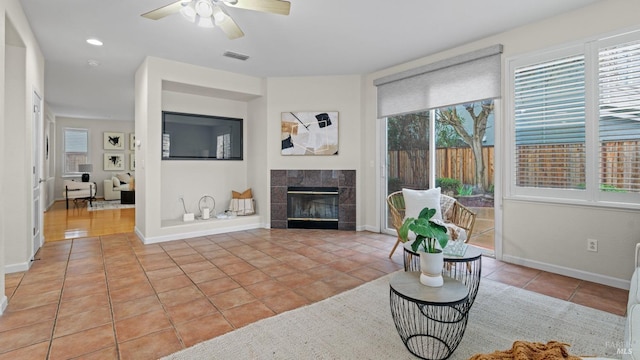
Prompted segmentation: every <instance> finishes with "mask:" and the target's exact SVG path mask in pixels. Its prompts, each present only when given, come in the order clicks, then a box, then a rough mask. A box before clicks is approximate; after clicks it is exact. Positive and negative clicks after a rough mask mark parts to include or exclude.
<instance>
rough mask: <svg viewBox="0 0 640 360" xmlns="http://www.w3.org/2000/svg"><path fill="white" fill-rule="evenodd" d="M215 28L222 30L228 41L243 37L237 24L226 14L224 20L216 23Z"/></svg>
mask: <svg viewBox="0 0 640 360" xmlns="http://www.w3.org/2000/svg"><path fill="white" fill-rule="evenodd" d="M216 26H218V27H219V28H220V29H222V31H223V32H224V33H225V35H227V38H229V40H233V39H237V38H241V37H243V36H244V33H243V32H242V30H241V29H240V27H239V26H238V24H236V22H235V21H233V19H232V18H231V16H229V15H227V14H224V20H222V21H216Z"/></svg>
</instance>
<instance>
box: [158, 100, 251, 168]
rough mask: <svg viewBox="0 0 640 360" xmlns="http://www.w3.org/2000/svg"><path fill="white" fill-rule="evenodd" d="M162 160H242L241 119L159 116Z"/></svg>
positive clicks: (175, 115) (188, 115)
mask: <svg viewBox="0 0 640 360" xmlns="http://www.w3.org/2000/svg"><path fill="white" fill-rule="evenodd" d="M162 159H163V160H242V119H237V118H228V117H222V116H211V115H197V114H185V113H178V112H170V111H163V112H162Z"/></svg>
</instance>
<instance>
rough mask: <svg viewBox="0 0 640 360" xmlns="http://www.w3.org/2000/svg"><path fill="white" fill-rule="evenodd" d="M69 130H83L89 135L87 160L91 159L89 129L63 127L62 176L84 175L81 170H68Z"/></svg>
mask: <svg viewBox="0 0 640 360" xmlns="http://www.w3.org/2000/svg"><path fill="white" fill-rule="evenodd" d="M67 131H82V132H84V133H86V135H87V162H89V161H91V157H90V148H91V144H90V137H89V129H84V128H63V129H62V176H63V177H78V176H80V175H82V172H80V171H69V172H67V171H66V169H67V150H66V139H67V136H66V134H67Z"/></svg>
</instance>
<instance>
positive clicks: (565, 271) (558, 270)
mask: <svg viewBox="0 0 640 360" xmlns="http://www.w3.org/2000/svg"><path fill="white" fill-rule="evenodd" d="M502 261H504V262H508V263H512V264H516V265H522V266H526V267H530V268H533V269H538V270H544V271H548V272H551V273H554V274H560V275H564V276H570V277H572V278H576V279H580V280H585V281H591V282H594V283H598V284H603V285H607V286H612V287H616V288H619V289H625V290H629V285H630V283H631V281H630V280H628V279H618V278H614V277H611V276H606V275H601V274H596V273H592V272H588V271H582V270H577V269H572V268H568V267H564V266H559V265H554V264H547V263H543V262H540V261H535V260H529V259H524V258H521V257H517V256H511V255H503V256H502Z"/></svg>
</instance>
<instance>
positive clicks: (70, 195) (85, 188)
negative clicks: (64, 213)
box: [62, 180, 96, 209]
mask: <svg viewBox="0 0 640 360" xmlns="http://www.w3.org/2000/svg"><path fill="white" fill-rule="evenodd" d="M62 196H64V198H65V200H66V201H67V209H68V208H69V199H71V200H73V201H76V202H77V201H78V200H86V201H89V206H93V200H95V199H96V183H94V182H79V181H73V180H65V181H64V190H63V192H62Z"/></svg>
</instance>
